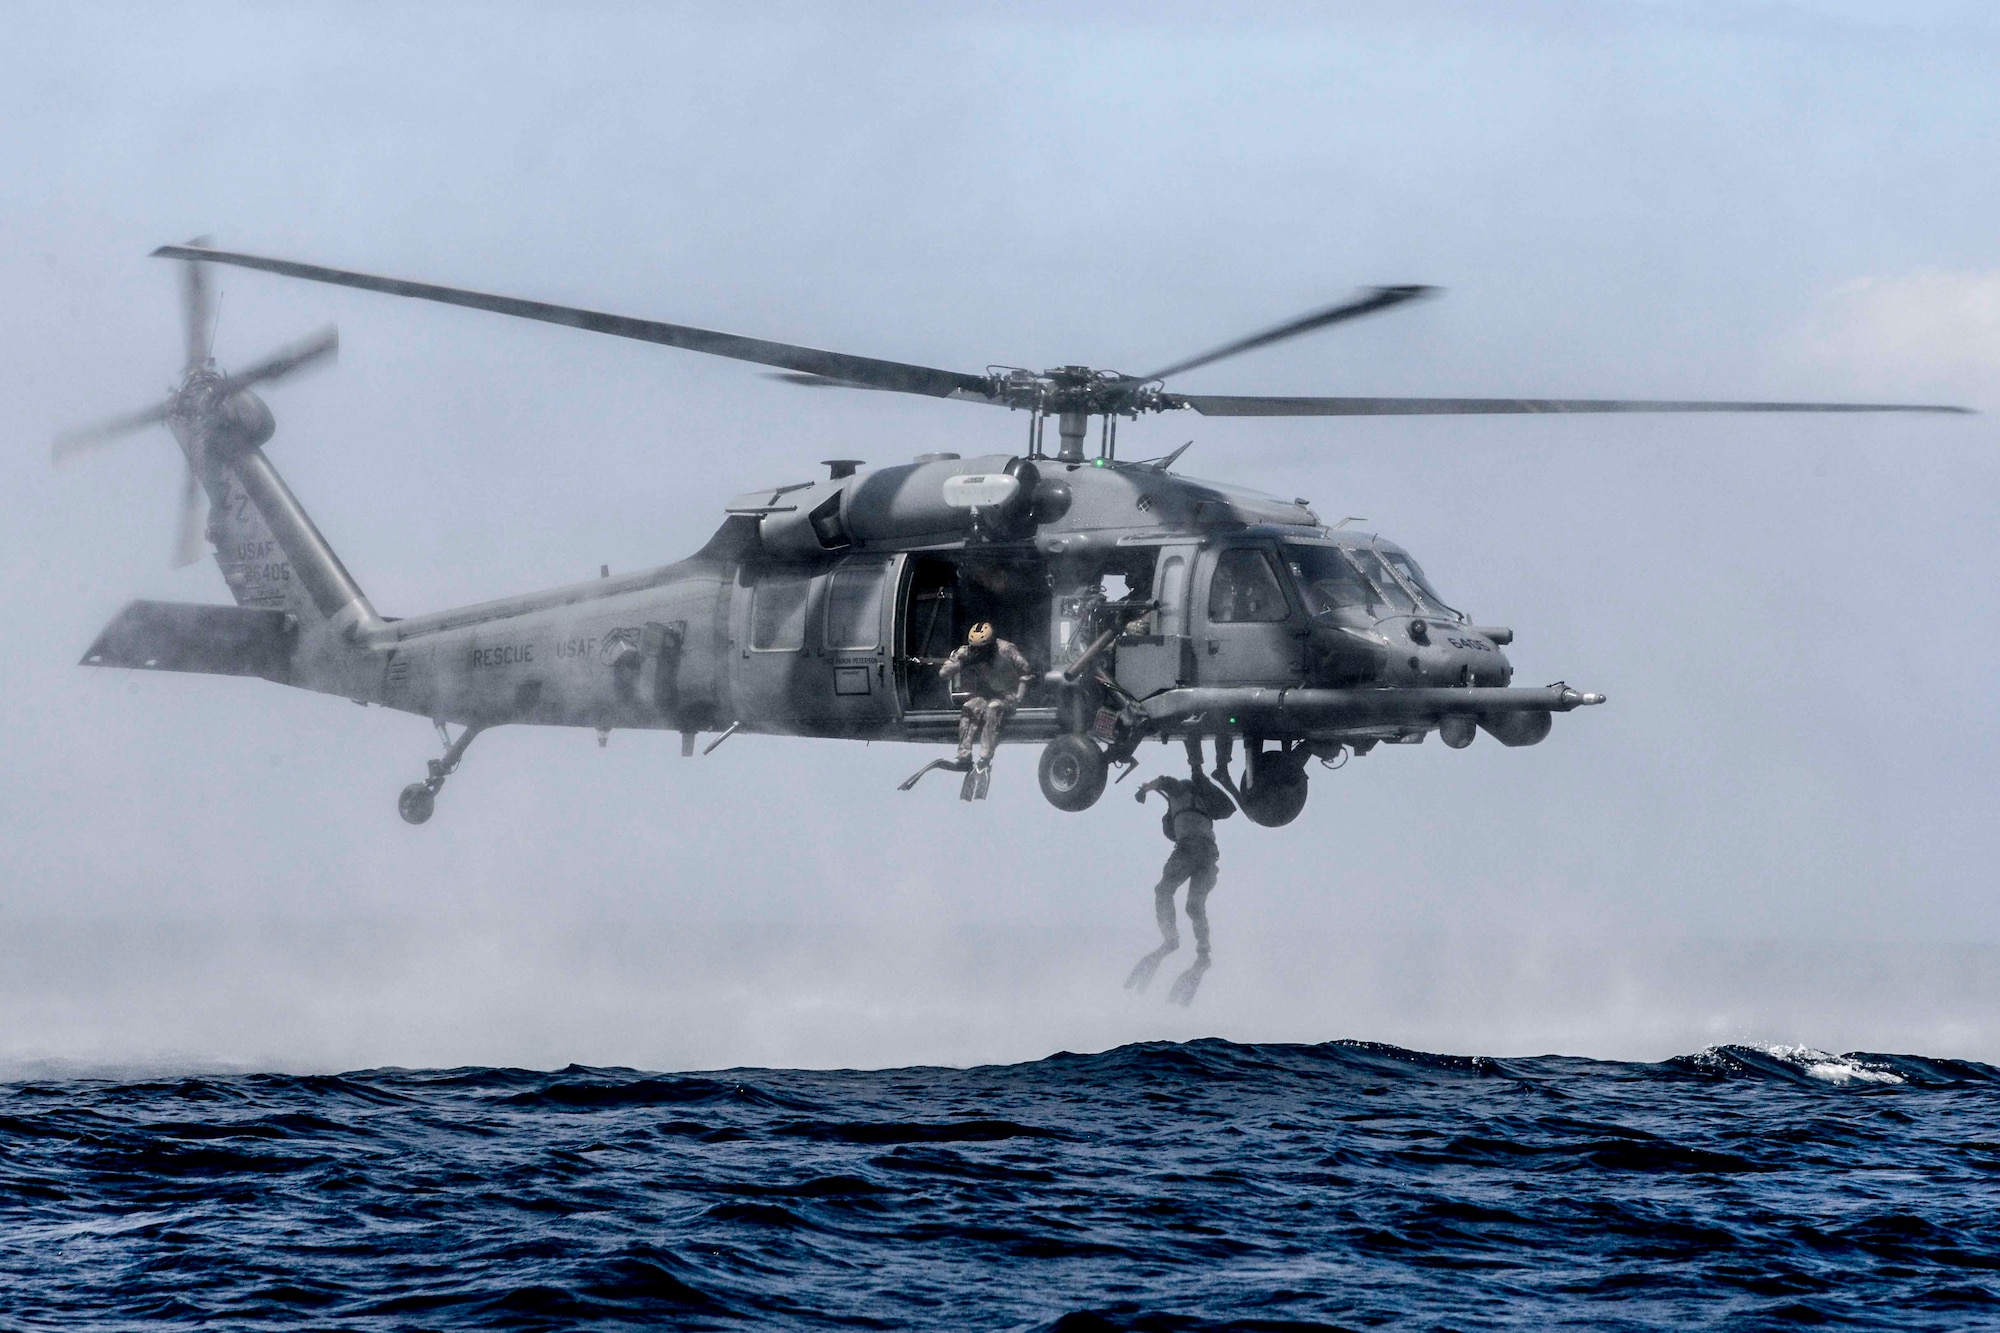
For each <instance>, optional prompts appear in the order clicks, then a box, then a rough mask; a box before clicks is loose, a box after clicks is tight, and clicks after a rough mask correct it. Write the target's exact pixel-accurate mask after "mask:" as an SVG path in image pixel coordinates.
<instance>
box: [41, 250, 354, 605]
mask: <svg viewBox="0 0 2000 1333" xmlns="http://www.w3.org/2000/svg"><path fill="white" fill-rule="evenodd" d="M205 243H206V242H205V239H204V240H203V241H197V242H191V244H197V245H199V244H205ZM207 270H208V266H207V265H206V264H204V263H201V262H200V261H198V260H188V261H185V262H183V263H182V265H181V284H180V288H181V329H182V338H183V343H184V350H185V353H186V359H185V362H184V365H183V367H182V372H181V382H180V384H179V386H178V387H176V388H175V389H174V391H173V394H172V396H170V397H169V398H167V400H166V401H165V402H161V403H156V404H154V405H153V406H151V407H147V408H143V409H141V410H139V411H137V412H128V413H125V414H124V415H122V416H116V417H111V418H109V419H107V420H104V421H100V422H97V423H95V424H93V425H89V426H84V427H81V428H79V429H76V430H70V431H65V432H63V433H62V434H61V435H58V436H57V437H56V439H55V443H54V446H53V448H52V449H51V450H50V458H51V460H52V461H53V462H54V463H55V464H56V465H57V466H61V465H63V464H66V463H69V462H71V461H73V460H74V459H76V458H78V457H81V456H82V455H84V454H88V453H93V452H95V451H97V450H98V449H100V448H102V447H103V446H105V445H107V444H111V443H113V442H115V441H117V440H119V439H121V438H123V437H124V436H126V435H130V434H132V433H134V432H136V431H140V430H145V429H147V428H148V427H151V426H155V425H160V424H164V425H166V426H167V427H168V429H170V430H172V431H173V433H174V438H175V439H176V440H177V441H178V442H179V443H180V446H181V452H182V454H183V455H185V457H186V460H187V470H186V472H185V473H184V474H183V476H182V479H181V495H180V515H179V519H178V521H177V523H176V525H175V535H174V550H173V563H174V566H175V567H176V568H178V567H180V566H182V565H189V564H193V563H194V562H195V561H197V560H199V559H201V557H202V555H203V549H202V548H203V546H204V544H205V542H204V534H205V532H206V530H207V509H208V506H207V501H206V496H205V490H206V488H205V487H204V486H203V485H202V478H203V476H204V474H205V473H207V471H208V470H209V469H211V468H213V467H216V466H219V465H220V464H222V463H226V462H227V461H229V459H230V458H232V457H233V456H235V455H237V454H240V453H242V452H243V451H245V450H248V449H254V448H256V447H257V446H258V445H260V444H262V443H264V441H266V440H268V439H270V438H271V434H272V432H273V431H274V430H276V428H277V423H276V421H275V420H274V419H273V417H272V416H271V409H270V408H268V407H266V406H265V405H264V401H263V400H262V399H261V398H259V397H258V396H257V395H256V394H254V393H251V392H250V388H251V386H252V385H258V384H276V383H279V382H280V381H283V380H286V379H289V378H291V377H292V376H293V375H297V374H299V373H301V372H303V371H306V370H310V369H313V368H314V367H316V366H319V365H321V364H323V363H326V362H328V361H330V360H332V359H333V358H334V357H335V356H336V355H337V354H338V352H339V349H340V334H339V332H338V331H337V330H336V329H334V328H333V327H332V326H331V325H329V326H328V327H326V328H324V329H321V330H320V331H319V332H317V333H314V334H312V335H310V336H308V337H306V338H302V339H300V340H299V341H297V342H294V343H290V344H288V345H286V346H284V347H281V348H279V349H278V350H277V351H276V352H273V353H272V354H271V355H269V356H267V357H265V358H263V359H262V360H260V361H256V362H253V363H251V364H250V365H249V366H248V367H246V368H245V369H243V370H241V371H238V372H237V373H236V374H233V375H225V374H223V373H222V372H220V371H219V370H217V369H216V366H215V361H214V358H213V356H212V351H213V347H212V343H213V338H214V333H215V302H214V299H213V297H212V294H211V288H210V285H209V278H208V271H207Z"/></svg>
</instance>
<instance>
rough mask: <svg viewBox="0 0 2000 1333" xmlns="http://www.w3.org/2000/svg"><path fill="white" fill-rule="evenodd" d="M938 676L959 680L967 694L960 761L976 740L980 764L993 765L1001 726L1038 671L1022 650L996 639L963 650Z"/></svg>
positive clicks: (960, 725)
mask: <svg viewBox="0 0 2000 1333" xmlns="http://www.w3.org/2000/svg"><path fill="white" fill-rule="evenodd" d="M938 675H940V676H942V677H944V678H945V679H946V680H948V681H949V680H956V681H958V682H959V683H961V684H962V685H964V686H965V688H966V691H967V694H966V700H965V706H964V707H963V708H961V709H960V710H959V714H958V758H959V760H960V762H964V761H965V760H967V759H970V758H971V757H972V746H973V742H974V740H975V739H977V741H978V743H979V762H980V763H981V764H990V763H992V762H993V751H994V749H995V748H997V747H998V746H999V744H1000V724H1001V723H1002V722H1004V721H1005V720H1006V718H1007V714H1008V713H1010V712H1012V711H1013V710H1014V709H1015V708H1016V707H1017V706H1019V704H1020V702H1021V700H1023V699H1025V698H1026V697H1027V696H1028V686H1029V684H1030V683H1031V682H1032V681H1033V680H1034V678H1035V669H1034V668H1033V667H1031V666H1029V665H1028V659H1027V658H1026V657H1023V656H1022V655H1021V650H1020V649H1019V648H1016V647H1015V646H1014V645H1013V644H1011V643H1009V642H1007V641H1006V640H1005V639H995V640H993V642H992V643H990V644H983V645H979V646H974V645H972V644H967V645H966V646H965V647H963V648H960V649H959V650H958V651H957V652H955V653H953V654H952V655H951V656H950V657H947V658H946V659H945V660H944V665H943V666H941V667H939V668H938Z"/></svg>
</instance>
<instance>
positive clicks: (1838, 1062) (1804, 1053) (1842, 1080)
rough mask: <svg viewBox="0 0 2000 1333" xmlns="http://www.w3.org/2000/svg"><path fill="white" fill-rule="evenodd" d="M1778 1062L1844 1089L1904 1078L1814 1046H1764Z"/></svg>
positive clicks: (1896, 1081)
mask: <svg viewBox="0 0 2000 1333" xmlns="http://www.w3.org/2000/svg"><path fill="white" fill-rule="evenodd" d="M1759 1049H1761V1050H1762V1051H1763V1052H1764V1053H1765V1054H1766V1055H1768V1056H1770V1057H1771V1058H1772V1059H1774V1060H1783V1061H1784V1062H1785V1063H1786V1064H1788V1065H1791V1066H1793V1067H1794V1068H1797V1069H1801V1070H1804V1071H1805V1072H1806V1073H1808V1074H1810V1075H1812V1077H1814V1078H1816V1079H1818V1080H1820V1081H1821V1082H1822V1083H1832V1084H1834V1085H1836V1086H1844V1085H1846V1084H1849V1083H1901V1082H1902V1081H1903V1076H1902V1075H1901V1074H1897V1073H1893V1072H1891V1071H1889V1070H1887V1069H1876V1068H1873V1067H1871V1066H1869V1065H1864V1064H1862V1063H1860V1062H1859V1061H1856V1060H1850V1059H1848V1058H1847V1057H1846V1056H1844V1055H1829V1054H1828V1053H1827V1052H1825V1051H1821V1050H1815V1049H1814V1048H1813V1047H1811V1046H1764V1047H1760V1048H1759Z"/></svg>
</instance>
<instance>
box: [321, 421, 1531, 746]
mask: <svg viewBox="0 0 2000 1333" xmlns="http://www.w3.org/2000/svg"><path fill="white" fill-rule="evenodd" d="M1020 464H1021V460H1018V459H1010V458H1007V457H1005V456H995V457H987V458H977V459H971V460H961V459H958V458H955V457H951V456H931V457H927V458H925V459H920V460H918V461H917V462H915V463H912V464H906V465H901V466H899V467H891V468H883V469H879V470H876V471H872V472H871V471H862V472H856V473H853V474H851V475H846V476H841V477H834V478H828V479H823V480H820V481H816V482H811V483H804V484H800V485H796V486H790V487H774V488H772V489H771V490H769V491H760V492H754V493H751V494H749V495H746V496H743V497H739V499H738V500H737V501H736V502H734V503H732V504H731V506H730V507H729V508H730V515H729V517H728V518H727V520H726V521H725V523H724V525H723V528H722V529H721V530H720V531H719V532H718V533H717V534H716V536H715V538H714V539H713V540H711V541H710V542H709V544H708V545H707V546H706V547H705V548H704V549H703V551H702V552H700V553H698V554H697V555H695V556H693V557H691V558H689V559H687V560H684V561H681V562H678V563H675V564H672V565H666V566H662V567H660V568H658V569H654V570H649V571H645V572H643V573H636V574H628V575H621V576H618V577H614V578H604V579H598V580H592V581H589V582H586V583H580V584H574V585H570V586H567V587H563V588H557V589H552V590H549V591H547V592H543V593H537V594H531V595H527V596H522V597H516V598H509V599H506V600H504V601H499V602H492V603H487V604H484V605H479V606H470V607H464V608H460V609H457V610H453V611H447V612H441V613H437V614H433V615H426V616H418V617H413V618H409V619H403V620H385V621H383V622H381V623H380V624H379V625H377V626H374V627H372V628H371V629H369V630H368V631H367V632H366V633H365V635H364V636H363V645H362V646H364V647H365V650H366V652H367V653H368V655H369V657H370V658H371V659H373V660H374V662H375V664H376V665H377V666H379V672H380V674H379V677H378V678H377V680H376V681H375V682H374V683H373V687H372V688H368V689H366V690H365V691H362V692H361V693H360V694H359V696H358V697H362V698H365V699H366V700H367V701H370V702H378V703H381V704H384V705H386V706H388V707H391V708H398V709H403V710H406V711H409V712H412V713H418V714H421V715H424V716H427V717H432V718H436V719H439V720H441V721H450V722H458V723H463V724H467V725H473V726H491V725H496V724H500V723H526V724H538V725H548V726H572V727H591V728H602V729H613V728H662V729H676V730H680V731H683V732H688V733H695V732H703V731H711V730H717V729H721V728H725V727H729V726H731V725H735V726H737V727H739V728H740V729H741V730H744V731H749V732H766V733H777V734H790V735H802V736H826V737H857V738H871V739H908V740H925V739H933V738H941V737H942V736H943V735H945V734H946V733H947V732H948V731H949V730H950V728H951V727H952V725H953V723H954V719H955V717H956V713H957V701H956V700H955V699H954V698H953V697H952V695H951V693H950V691H949V688H948V686H947V685H946V683H945V682H944V681H943V680H941V679H940V678H939V677H938V674H937V670H936V667H937V663H938V661H939V660H940V659H941V658H942V657H943V656H944V655H946V654H947V653H949V652H950V651H951V649H952V648H953V647H955V646H956V645H957V644H959V643H962V642H963V641H964V635H965V631H966V629H967V628H968V627H969V626H970V625H971V624H972V623H974V622H975V621H978V620H991V621H993V622H994V624H995V625H996V626H997V627H998V628H999V631H1000V633H1001V635H1002V637H1004V638H1007V639H1009V640H1011V641H1012V642H1014V643H1016V644H1017V645H1019V646H1020V647H1021V649H1022V651H1023V652H1024V653H1026V654H1027V656H1028V658H1029V660H1030V661H1031V663H1033V665H1034V666H1035V667H1036V669H1037V672H1038V673H1040V674H1042V675H1043V676H1044V677H1045V682H1044V683H1042V684H1038V686H1037V687H1036V688H1035V689H1034V690H1033V691H1031V693H1030V695H1029V697H1028V699H1027V701H1026V703H1025V705H1024V707H1023V708H1022V709H1021V711H1020V713H1019V715H1018V716H1017V718H1016V719H1015V722H1014V724H1013V725H1012V726H1011V727H1010V730H1009V733H1008V738H1009V739H1013V740H1035V739H1046V738H1047V737H1048V736H1050V735H1052V734H1054V733H1055V732H1056V731H1058V730H1060V729H1062V728H1063V727H1064V726H1065V725H1069V724H1073V723H1074V721H1075V719H1069V720H1068V721H1067V723H1066V721H1065V719H1063V718H1062V717H1060V716H1059V713H1060V710H1061V708H1062V707H1063V706H1068V707H1071V708H1073V707H1074V706H1075V704H1074V700H1073V699H1069V698H1068V696H1069V694H1070V693H1071V692H1070V691H1067V690H1065V689H1062V688H1060V686H1059V684H1058V677H1057V674H1056V673H1060V672H1061V671H1062V670H1063V669H1064V668H1065V667H1068V666H1070V665H1072V664H1073V663H1075V662H1076V661H1077V659H1078V658H1079V657H1080V656H1081V655H1082V654H1083V653H1084V652H1085V650H1086V648H1087V646H1088V642H1089V641H1090V640H1091V639H1092V638H1093V637H1094V636H1095V635H1096V633H1097V632H1098V631H1097V626H1098V625H1099V624H1101V623H1104V622H1105V620H1106V617H1107V616H1109V617H1111V618H1115V619H1116V620H1117V621H1118V625H1117V630H1118V632H1117V633H1116V634H1115V636H1114V637H1113V640H1112V642H1111V643H1110V644H1109V645H1108V648H1107V651H1104V652H1103V653H1102V656H1101V658H1100V661H1099V664H1098V667H1097V669H1099V670H1101V672H1102V675H1101V677H1098V679H1099V681H1100V683H1101V685H1102V686H1103V687H1104V688H1103V689H1101V690H1099V691H1098V692H1096V694H1094V695H1093V696H1092V700H1091V702H1092V703H1093V704H1106V703H1109V704H1113V705H1117V704H1121V703H1123V702H1126V701H1138V700H1146V699H1149V698H1155V697H1159V696H1162V695H1165V694H1170V693H1172V692H1174V691H1186V690H1194V689H1205V690H1241V689H1254V690H1264V691H1301V690H1303V691H1315V690H1321V691H1328V690H1330V691H1344V692H1351V691H1356V690H1395V689H1398V688H1402V689H1412V688H1414V689H1425V688H1459V689H1463V688H1468V687H1471V688H1478V687H1501V686H1505V685H1507V684H1508V682H1509V679H1510V677H1511V674H1512V673H1511V668H1510V667H1509V665H1508V663H1507V659H1506V656H1505V654H1504V653H1503V652H1502V651H1501V649H1500V647H1499V645H1498V644H1496V643H1495V642H1494V641H1493V636H1491V635H1489V634H1487V633H1484V632H1482V631H1480V630H1478V629H1476V628H1474V627H1472V626H1471V625H1470V624H1468V623H1467V621H1466V618H1465V617H1464V616H1463V615H1461V614H1460V613H1459V612H1457V611H1456V610H1454V609H1453V608H1450V607H1448V606H1446V605H1444V603H1443V601H1442V599H1441V598H1439V597H1438V595H1437V594H1436V593H1435V592H1433V591H1431V589H1430V588H1429V585H1428V583H1427V581H1426V580H1425V579H1424V577H1423V574H1422V571H1421V570H1420V569H1419V568H1418V567H1417V566H1416V564H1415V562H1414V561H1413V560H1411V559H1410V558H1409V556H1408V554H1407V553H1406V552H1404V551H1403V550H1402V548H1401V547H1399V546H1396V545H1395V544H1394V543H1391V542H1387V541H1384V540H1382V539H1380V538H1379V537H1377V536H1374V535H1372V534H1365V533H1361V532H1357V531H1351V530H1333V529H1329V528H1327V527H1326V526H1324V525H1322V524H1321V523H1320V522H1319V521H1318V519H1317V517H1316V515H1314V513H1313V512H1312V510H1311V509H1310V508H1309V507H1308V506H1307V505H1306V504H1305V503H1304V502H1302V501H1284V500H1280V499H1276V498H1274V497H1270V496H1264V495H1258V494H1255V493H1253V492H1248V491H1244V490H1241V489H1238V488H1233V487H1224V486H1219V485H1215V484H1212V483H1206V482H1199V481H1195V480H1192V479H1189V478H1185V477H1181V476H1178V475H1175V474H1172V473H1168V472H1164V471H1157V470H1154V469H1152V468H1149V467H1145V466H1132V465H1119V464H1112V465H1109V466H1104V465H1097V464H1088V463H1087V464H1080V465H1071V466H1064V465H1060V464H1050V463H1048V462H1046V461H1044V462H1042V463H1041V464H1039V466H1038V467H1031V468H1030V469H1028V474H1029V475H1027V476H1025V477H1024V478H1023V479H1024V480H1025V482H1026V485H1025V486H1023V487H1021V488H1020V489H1021V492H1022V493H1021V495H1020V497H1019V498H1018V500H1017V501H1016V502H1015V506H1014V512H1011V513H1005V514H986V515H978V514H968V513H967V512H966V511H965V510H963V509H954V508H952V507H950V506H949V505H947V504H944V503H941V502H940V501H939V500H938V498H937V497H938V494H939V491H940V489H941V485H942V483H943V482H944V481H946V480H949V479H951V478H953V477H973V476H980V475H987V476H1005V475H1007V473H1006V469H1008V468H1009V467H1010V466H1011V467H1012V468H1014V470H1015V472H1016V473H1019V472H1021V466H1020ZM350 660H351V659H350ZM298 683H301V684H310V683H311V682H310V681H308V680H300V681H299V682H298ZM359 683H360V682H358V681H356V680H355V679H353V678H352V677H351V676H348V677H347V678H346V679H345V680H344V686H345V688H343V689H342V690H341V691H340V692H343V693H351V692H353V687H354V686H355V685H357V684H359ZM1106 691H1108V694H1107V693H1106ZM1066 700H1067V702H1066ZM1349 711H1350V712H1351V711H1352V710H1349ZM1322 722H1323V725H1313V726H1307V727H1305V728H1304V730H1303V731H1301V733H1300V734H1302V735H1312V736H1315V737H1319V738H1322V739H1324V738H1339V739H1344V740H1347V741H1350V742H1355V741H1363V740H1369V739H1388V740H1398V739H1406V738H1408V737H1409V736H1411V735H1412V734H1414V735H1415V736H1418V737H1420V736H1421V734H1422V732H1423V731H1424V730H1426V729H1427V726H1426V725H1424V724H1423V722H1422V720H1421V719H1418V718H1413V717H1387V718H1383V717H1365V716H1360V715H1355V716H1351V717H1348V718H1346V719H1344V720H1341V719H1332V720H1325V719H1323V720H1322ZM1175 729H1179V730H1199V731H1213V732H1230V731H1237V730H1242V729H1244V728H1243V726H1242V724H1241V723H1235V722H1232V720H1231V719H1229V718H1227V717H1213V718H1200V719H1189V718H1185V717H1183V718H1178V719H1175V720H1174V723H1173V725H1169V726H1167V727H1165V728H1163V730H1175Z"/></svg>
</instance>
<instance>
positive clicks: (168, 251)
mask: <svg viewBox="0 0 2000 1333" xmlns="http://www.w3.org/2000/svg"><path fill="white" fill-rule="evenodd" d="M153 254H154V256H155V257H159V258H167V259H205V260H209V261H211V262H213V263H217V264H235V265H237V266H238V267H240V268H254V269H261V270H263V271H264V272H266V273H280V274H283V275H284V276H286V277H290V278H305V279H307V280H309V281H312V282H330V283H333V284H335V285H337V286H341V287H359V288H360V289H362V290H363V291H370V292H383V293H385V294H387V295H390V296H412V297H416V298H417V299H419V300H423V301H438V302H441V303H443V304H445V305H458V306H465V307H467V308H468V309H472V310H490V311H492V312H493V313H494V314H498V315H513V316H515V317H516V318H519V319H538V320H541V321H542V322H543V323H546V324H564V325H567V326H569V327H570V328H573V329H588V330H590V331H591V332H593V333H609V334H612V335H613V336H615V337H619V338H634V339H637V340H638V341H640V342H650V343H659V344H660V345H661V346H663V347H679V348H683V349H685V350H687V351H690V352H706V353H708V354H709V355H711V356H726V357H729V358H730V359H732V360H736V361H751V362H755V363H756V364H758V365H763V366H776V367H778V368H779V369H780V370H795V371H800V372H803V373H805V374H808V375H819V376H823V377H824V378H826V379H831V380H845V381H847V382H849V383H851V384H857V385H865V386H867V387H868V388H871V389H891V390H894V391H895V392H898V393H917V394H924V395H926V396H928V397H932V398H949V397H951V396H952V395H954V394H958V395H961V396H971V397H977V398H981V399H984V398H987V397H989V396H990V395H989V394H988V392H987V380H986V378H985V376H983V375H964V374H960V373H959V372H957V371H952V370H935V369H932V368H931V367H929V366H917V365H909V364H906V363H904V362H901V361H880V360H877V359H875V358H874V357H867V356H850V355H848V354H847V353H845V352H825V351H820V350H819V349H817V348H812V347H800V346H797V345H795V344H792V343H779V342H767V341H765V340H764V339H762V338H745V337H742V336H741V335H739V334H734V333H717V332H715V331H714V330H712V329H697V328H694V327H691V326H689V325H686V324H667V323H663V322H661V321H659V320H652V319H634V318H632V317H630V316H628V315H610V314H605V313H603V312H602V311H597V310H584V309H582V308H580V307H577V306H566V305H553V304H550V303H549V302H546V301H527V300H522V299H521V298H519V297H514V296H495V295H492V294H490V293H486V292H474V291H467V290H465V289H464V288H460V287H441V286H438V285H437V284H435V283H429V282H410V281H407V280H405V279H402V278H386V277H379V276H377V275H375V274H371V273H356V272H353V271H350V270H347V269H338V268H326V267H324V266H322V265H319V264H299V263H294V262H293V261H291V260H288V259H267V258H264V257H262V256H260V255H246V254H237V253H235V252H232V251H228V250H210V249H207V248H205V247H201V246H191V245H163V246H161V247H160V248H159V249H157V250H155V251H153Z"/></svg>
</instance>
